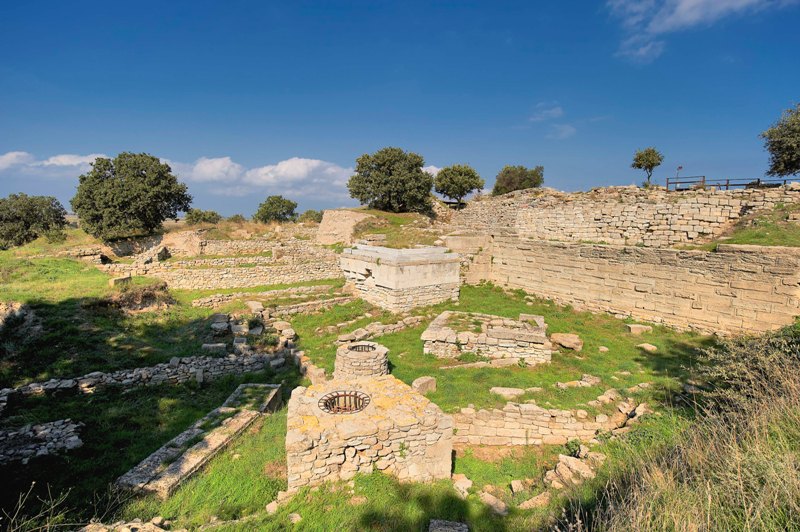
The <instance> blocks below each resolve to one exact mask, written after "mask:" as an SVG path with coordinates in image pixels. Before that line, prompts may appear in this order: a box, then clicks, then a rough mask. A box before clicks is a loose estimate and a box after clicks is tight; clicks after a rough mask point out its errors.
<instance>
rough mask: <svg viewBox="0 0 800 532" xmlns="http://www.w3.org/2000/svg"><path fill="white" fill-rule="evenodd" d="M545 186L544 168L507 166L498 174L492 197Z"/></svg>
mask: <svg viewBox="0 0 800 532" xmlns="http://www.w3.org/2000/svg"><path fill="white" fill-rule="evenodd" d="M542 184H544V166H537V167H535V168H525V167H524V166H521V165H520V166H505V167H503V169H502V170H500V172H499V173H498V174H497V177H496V178H495V182H494V188H493V189H492V195H493V196H498V195H500V194H508V193H509V192H514V191H515V190H524V189H526V188H538V187H540V186H542Z"/></svg>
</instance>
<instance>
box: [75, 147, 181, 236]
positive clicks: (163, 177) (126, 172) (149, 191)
mask: <svg viewBox="0 0 800 532" xmlns="http://www.w3.org/2000/svg"><path fill="white" fill-rule="evenodd" d="M78 180H79V184H78V192H77V194H75V197H74V198H72V208H73V209H74V210H75V212H76V213H77V214H78V217H79V218H80V221H81V227H82V228H83V230H84V231H86V232H87V233H89V234H90V235H92V236H94V237H97V238H102V239H104V240H110V239H115V238H122V237H126V236H134V235H142V234H150V233H152V232H153V231H155V230H156V229H159V228H160V227H161V224H162V223H163V222H164V220H167V219H169V218H172V219H177V217H178V212H186V211H188V210H189V205H190V204H191V202H192V197H191V196H190V195H189V193H188V189H187V187H186V185H184V184H182V183H179V182H178V178H177V177H175V176H174V175H173V174H172V169H171V168H170V167H169V165H168V164H165V163H162V162H161V161H160V160H159V159H158V157H153V156H152V155H148V154H146V153H128V152H124V153H120V154H119V155H117V156H116V157H115V158H114V159H106V158H103V157H98V158H97V159H96V160H95V162H94V163H93V164H92V170H91V171H90V172H88V173H86V174H83V175H81V176H80V177H79V178H78Z"/></svg>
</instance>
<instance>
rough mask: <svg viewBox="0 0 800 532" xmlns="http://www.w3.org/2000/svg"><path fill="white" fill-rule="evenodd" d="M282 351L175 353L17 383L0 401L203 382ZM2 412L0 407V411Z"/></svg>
mask: <svg viewBox="0 0 800 532" xmlns="http://www.w3.org/2000/svg"><path fill="white" fill-rule="evenodd" d="M282 356H283V355H282V354H280V353H276V354H271V355H252V356H244V357H239V356H236V355H228V356H225V357H221V358H217V357H202V356H195V357H184V358H178V357H175V358H173V359H172V360H170V361H169V362H165V363H163V364H156V365H155V366H150V367H146V368H136V369H131V370H119V371H114V372H112V373H103V372H101V371H95V372H93V373H89V374H86V375H83V376H81V377H75V378H72V379H50V380H49V381H45V382H36V383H31V384H27V385H25V386H20V387H19V388H4V389H2V390H0V404H4V403H6V402H7V400H8V399H9V398H13V397H14V396H17V395H21V396H26V395H42V394H49V393H59V392H76V391H77V392H80V393H92V392H93V391H94V390H95V389H96V388H98V387H101V386H123V387H133V386H157V385H159V384H178V383H182V382H189V381H197V382H205V381H210V380H214V379H217V378H219V377H222V376H224V375H240V374H242V373H251V372H257V371H262V370H264V369H265V368H267V367H268V366H269V365H270V362H271V361H273V360H278V359H280V358H281V357H282ZM0 412H1V411H0Z"/></svg>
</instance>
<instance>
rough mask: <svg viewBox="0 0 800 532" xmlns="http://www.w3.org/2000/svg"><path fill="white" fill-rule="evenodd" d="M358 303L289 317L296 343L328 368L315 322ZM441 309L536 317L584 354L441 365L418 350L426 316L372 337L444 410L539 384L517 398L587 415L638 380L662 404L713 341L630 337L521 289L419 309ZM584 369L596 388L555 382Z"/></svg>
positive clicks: (351, 313)
mask: <svg viewBox="0 0 800 532" xmlns="http://www.w3.org/2000/svg"><path fill="white" fill-rule="evenodd" d="M363 305H364V304H363V303H362V302H355V303H352V304H350V305H345V306H341V307H336V308H334V309H333V310H332V311H331V313H330V314H327V313H326V314H322V315H315V316H302V317H298V318H296V319H295V320H294V321H293V324H294V327H295V330H296V331H297V332H298V334H299V335H300V340H299V346H300V347H301V348H302V349H304V350H305V351H306V353H307V354H308V355H309V356H310V357H311V358H312V360H314V361H315V363H316V364H318V365H319V366H321V367H324V368H326V370H328V372H329V373H330V371H332V369H333V361H334V359H335V355H336V348H335V346H334V345H332V342H333V341H334V340H335V338H336V335H335V334H331V335H317V334H316V333H315V332H314V331H315V329H316V328H317V327H319V326H324V325H331V324H335V323H338V322H342V321H347V320H348V319H353V318H355V317H357V316H359V315H360V314H362V313H363V311H364V309H365V307H364V306H363ZM445 309H449V310H459V311H464V312H483V313H486V314H495V315H499V316H504V317H509V318H517V317H518V316H519V314H520V313H533V314H541V315H543V316H544V317H545V321H546V322H547V324H548V333H554V332H568V333H569V332H574V333H577V334H578V335H580V337H581V339H582V340H583V341H584V348H583V351H582V352H580V353H575V352H573V351H568V350H561V351H558V352H556V353H554V354H553V358H552V362H551V363H550V364H540V365H537V366H534V367H529V368H521V367H507V368H465V369H443V366H446V365H451V364H452V363H453V362H452V361H448V360H442V359H437V358H436V357H434V356H433V355H426V354H424V353H423V342H422V340H420V335H421V334H422V331H424V330H425V328H426V327H427V325H428V323H429V321H428V320H426V322H424V323H423V324H422V325H421V326H419V327H415V328H411V329H406V330H403V331H400V332H397V333H394V334H389V335H386V336H382V337H380V338H379V339H377V341H378V342H380V343H381V344H383V345H385V346H386V347H388V348H389V362H390V364H391V367H392V374H393V375H394V376H396V377H397V378H398V379H400V380H402V381H404V382H406V383H408V384H410V383H411V382H413V381H414V379H416V378H417V377H421V376H423V375H430V376H432V377H435V378H436V380H437V390H436V392H434V393H432V394H430V395H429V398H430V399H431V400H432V401H434V402H435V403H436V404H438V405H439V406H440V407H442V408H443V409H444V410H445V411H449V412H452V411H456V410H458V409H459V408H462V407H465V406H467V405H468V404H473V405H475V406H476V407H478V408H490V407H501V406H502V405H504V404H505V400H504V399H502V398H501V397H500V396H498V395H495V394H492V393H490V392H489V389H490V388H492V387H493V386H505V387H513V388H532V387H541V388H543V390H542V391H541V392H533V393H528V394H526V395H525V396H523V397H522V398H521V400H522V401H525V400H528V399H534V400H536V402H537V404H539V405H540V406H543V407H553V408H584V409H586V410H587V411H590V412H592V409H591V408H588V407H586V406H585V405H586V403H587V402H588V401H591V400H593V399H595V398H596V397H597V396H598V395H600V394H601V393H603V392H604V391H605V390H607V389H609V388H615V389H619V390H621V391H624V390H625V389H626V388H628V387H631V386H633V385H635V384H639V383H641V382H651V383H653V386H651V387H650V388H648V389H645V390H641V391H638V392H636V394H635V396H636V398H637V399H640V400H645V401H650V402H660V401H662V400H664V398H665V397H666V396H667V395H668V394H669V392H670V391H671V390H676V389H677V388H678V387H679V381H680V380H681V379H685V378H686V376H687V370H686V369H685V367H687V366H690V365H691V364H692V362H693V359H694V356H695V354H696V352H697V349H699V348H702V347H705V346H708V345H710V344H711V340H710V339H709V338H708V337H703V336H699V335H696V334H691V333H679V332H676V331H674V330H672V329H668V328H665V327H658V326H654V327H653V329H654V330H653V332H652V333H646V334H643V335H641V336H633V335H631V334H628V333H627V330H626V327H625V322H623V321H621V320H618V319H616V318H614V317H612V316H610V315H605V314H591V313H588V312H576V311H574V310H572V309H571V308H569V307H561V306H558V305H556V304H553V303H551V302H548V301H542V300H535V303H534V304H533V305H532V306H530V305H528V304H527V303H526V300H525V297H524V294H523V293H522V292H515V293H507V292H504V291H503V290H501V289H500V288H497V287H494V286H491V285H488V284H485V285H481V286H463V287H462V289H461V298H460V303H459V304H458V305H457V306H456V305H454V304H452V303H447V304H443V305H439V306H437V307H435V308H434V309H422V310H420V311H419V312H425V311H430V310H432V311H433V314H434V315H435V314H438V313H439V312H440V311H442V310H445ZM397 319H398V317H396V316H392V315H391V314H384V315H383V316H380V317H378V318H368V319H364V320H361V321H359V322H357V323H355V324H353V325H351V326H350V327H348V331H352V330H354V329H356V328H358V327H362V326H364V325H366V324H367V323H369V322H371V321H382V322H383V323H389V322H392V321H396V320H397ZM644 342H648V343H651V344H653V345H656V346H657V347H658V352H656V353H652V354H651V353H647V352H645V351H643V350H641V349H639V348H637V347H636V345H637V344H640V343H644ZM600 346H606V347H608V348H609V351H608V352H607V353H601V352H599V350H598V348H599V347H600ZM620 372H629V373H630V374H624V373H620ZM584 373H588V374H590V375H594V376H596V377H600V379H601V383H600V384H599V385H597V386H592V387H586V388H569V389H566V390H561V389H557V388H555V387H554V384H555V383H556V382H559V381H560V382H566V381H572V380H579V379H580V378H581V376H582V375H583V374H584ZM626 393H627V392H626Z"/></svg>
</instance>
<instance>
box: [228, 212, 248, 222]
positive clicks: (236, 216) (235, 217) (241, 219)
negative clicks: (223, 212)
mask: <svg viewBox="0 0 800 532" xmlns="http://www.w3.org/2000/svg"><path fill="white" fill-rule="evenodd" d="M228 221H229V222H231V223H235V224H240V223H244V222H246V221H247V218H245V217H244V216H243V215H241V214H234V215H233V216H228Z"/></svg>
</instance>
